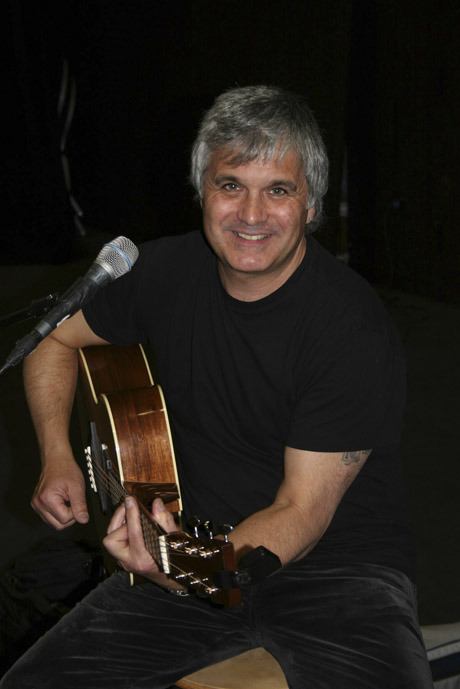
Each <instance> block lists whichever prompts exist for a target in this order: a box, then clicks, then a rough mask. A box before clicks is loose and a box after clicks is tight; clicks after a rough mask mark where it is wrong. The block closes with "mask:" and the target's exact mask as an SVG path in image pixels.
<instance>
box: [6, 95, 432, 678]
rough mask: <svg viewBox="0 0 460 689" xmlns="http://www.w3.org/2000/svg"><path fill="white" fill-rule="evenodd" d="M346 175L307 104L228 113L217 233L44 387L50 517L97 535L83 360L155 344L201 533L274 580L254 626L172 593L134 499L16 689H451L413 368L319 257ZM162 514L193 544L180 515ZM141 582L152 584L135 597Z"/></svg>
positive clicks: (252, 596) (212, 152) (209, 217)
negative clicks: (425, 557)
mask: <svg viewBox="0 0 460 689" xmlns="http://www.w3.org/2000/svg"><path fill="white" fill-rule="evenodd" d="M327 168H328V163H327V156H326V152H325V149H324V145H323V142H322V139H321V136H320V133H319V130H318V127H317V124H316V122H315V120H314V118H313V116H312V114H311V112H310V110H309V108H308V106H307V104H306V103H305V101H304V99H302V98H300V97H299V96H296V95H293V94H291V93H287V92H285V91H283V90H281V89H279V88H272V87H266V86H254V87H246V88H238V89H233V90H230V91H228V92H226V93H224V94H222V95H221V96H220V97H219V98H217V100H216V102H215V103H214V105H213V106H212V108H211V109H210V110H209V111H208V112H207V113H206V115H205V117H204V119H203V121H202V123H201V126H200V129H199V132H198V136H197V139H196V141H195V144H194V148H193V152H192V175H191V176H192V181H193V184H194V186H195V189H196V191H197V193H198V196H199V198H200V199H201V204H202V207H203V230H204V231H203V232H190V233H189V234H186V235H183V236H179V237H165V238H163V239H160V240H157V241H153V242H149V243H146V244H145V245H144V246H143V247H141V252H140V258H139V260H138V262H137V263H136V265H135V267H134V268H133V270H132V271H131V272H130V273H129V274H127V275H126V276H124V277H123V278H120V279H119V280H117V281H116V282H114V283H112V284H111V285H109V286H108V287H107V288H105V289H104V290H102V291H101V292H99V294H98V295H97V297H96V298H95V299H94V300H93V301H92V302H91V303H90V304H88V305H87V306H86V307H85V308H84V311H83V312H80V313H78V314H76V315H75V316H74V317H73V318H71V319H69V320H67V321H66V322H64V323H63V324H62V325H61V326H60V327H59V328H58V329H57V330H56V331H55V332H54V333H52V334H51V335H50V336H49V337H48V338H47V339H46V340H44V341H43V343H42V344H41V345H40V346H39V347H38V349H37V350H36V352H34V353H33V354H32V355H31V356H30V357H29V358H28V360H27V362H26V366H25V381H26V389H27V395H28V400H29V405H30V408H31V412H32V416H33V420H34V424H35V427H36V430H37V435H38V439H39V442H40V447H41V454H42V463H43V469H42V474H41V478H40V481H39V484H38V486H37V489H36V491H35V495H34V498H33V506H34V509H35V510H36V511H37V512H38V513H39V514H40V515H41V517H42V518H43V519H44V520H45V521H47V522H48V523H50V524H52V525H53V526H54V527H55V528H59V529H60V528H64V527H66V526H68V525H70V524H72V523H74V522H75V521H78V522H82V523H83V522H86V521H87V520H88V513H87V508H86V502H85V497H84V483H83V478H82V475H81V472H80V470H79V469H78V467H77V465H76V463H75V460H74V458H73V454H72V449H71V447H70V444H69V440H68V428H67V427H68V420H69V415H70V410H71V405H72V399H73V393H74V388H75V379H76V356H77V355H76V349H77V348H78V347H81V346H86V345H90V344H93V345H100V344H106V343H113V344H132V343H136V342H149V343H151V344H152V346H153V348H154V350H155V357H156V365H157V371H158V378H159V381H160V382H161V384H162V386H163V389H164V391H165V395H166V399H167V403H168V408H169V414H170V420H171V425H172V431H173V438H174V445H175V451H176V457H177V463H178V472H179V476H180V482H181V487H182V497H183V502H184V515H185V520H186V519H187V517H190V516H191V515H194V514H198V515H200V516H205V517H207V518H211V519H212V521H213V522H214V524H216V525H219V524H231V525H233V527H234V529H233V531H232V532H231V534H230V540H231V541H232V542H233V545H234V548H235V552H236V555H237V558H238V559H239V560H240V563H243V564H242V565H241V566H243V568H245V567H248V574H249V576H250V577H252V578H251V579H250V580H249V581H246V583H245V584H244V585H242V591H241V593H242V603H241V605H239V606H238V607H235V608H230V609H220V608H216V607H213V606H211V605H210V604H209V603H207V602H206V601H202V600H200V599H198V598H197V597H196V596H193V595H190V596H189V595H187V594H188V593H189V592H188V591H187V590H186V589H185V588H184V587H183V586H181V585H179V584H177V583H176V582H173V581H171V580H170V579H168V577H167V576H166V575H165V574H164V573H162V572H161V571H160V569H159V566H158V563H157V562H156V561H155V560H154V559H153V558H152V556H151V555H150V554H149V552H148V551H147V550H146V548H145V545H144V540H143V536H142V529H141V526H140V522H139V512H138V507H137V505H136V503H135V502H133V501H132V500H131V499H127V500H126V502H125V504H123V505H121V506H120V507H119V508H118V509H117V511H116V512H115V515H114V517H113V519H112V521H111V524H110V526H109V530H108V534H107V536H106V538H105V540H104V544H105V546H106V548H107V549H108V550H109V552H110V553H111V554H112V555H113V556H114V557H115V558H116V559H117V560H118V562H119V563H120V565H121V567H122V570H121V571H120V572H118V573H116V574H114V575H112V576H111V577H110V578H108V579H107V580H106V581H105V582H104V583H103V584H102V585H101V586H99V587H98V588H97V589H96V590H95V591H94V592H93V593H92V594H90V596H89V597H88V598H87V599H85V600H84V601H83V602H82V603H81V604H80V605H79V606H78V607H77V608H76V609H74V610H73V611H72V612H71V613H69V614H68V615H66V616H65V618H63V620H62V621H61V622H60V623H59V624H58V625H57V626H56V627H55V628H54V629H53V630H51V632H49V633H48V634H47V635H46V636H45V637H44V638H43V639H42V640H41V641H40V642H39V644H37V645H36V646H34V647H33V648H32V649H30V650H29V652H28V653H27V654H26V655H25V656H24V657H23V658H22V659H21V660H20V661H19V662H18V663H17V664H16V666H15V667H14V668H13V669H12V670H11V671H10V672H9V673H8V674H7V676H6V677H5V679H4V680H3V683H2V685H1V686H2V689H6V688H8V689H9V688H12V687H18V688H19V687H21V689H26V688H27V687H34V688H35V687H37V686H39V687H42V688H44V687H57V686H59V687H66V688H68V689H72V688H74V687H75V688H76V687H79V688H80V687H81V686H85V687H92V688H93V687H110V689H115V688H117V687H119V688H120V689H121V688H126V689H127V688H128V687H130V688H139V689H165V688H166V687H169V686H171V685H172V684H173V683H174V682H175V681H177V680H178V678H180V677H181V676H183V675H186V674H188V673H190V672H192V671H194V670H196V669H198V668H200V667H202V666H204V665H207V664H210V663H212V662H216V661H218V660H222V659H224V658H228V657H231V656H233V655H235V654H237V653H240V652H242V651H244V650H247V649H250V648H253V647H256V646H260V645H262V646H264V647H265V648H266V649H267V650H268V651H270V652H271V653H272V654H273V655H274V656H275V657H276V658H277V659H278V661H279V662H280V664H281V666H282V668H283V670H284V673H285V675H286V678H287V681H288V684H289V686H290V688H291V689H306V687H312V688H315V689H319V688H321V689H338V688H340V689H389V688H391V689H397V688H398V687H400V688H401V689H410V688H411V687H413V688H414V689H415V688H417V689H428V688H429V687H431V686H432V682H431V678H430V672H429V668H428V665H427V661H426V656H425V652H424V648H423V644H422V641H421V636H420V631H419V628H418V624H417V614H416V601H415V593H414V584H413V562H412V556H411V546H410V540H409V537H408V533H407V528H406V523H405V516H404V502H403V490H402V485H401V477H400V459H399V441H400V432H401V422H402V413H403V407H404V396H405V388H404V363H403V358H402V354H401V347H400V344H399V340H398V337H397V335H396V333H395V330H394V328H393V326H392V324H391V323H390V322H389V320H388V318H387V315H386V313H385V311H384V309H383V307H382V305H381V303H380V302H379V300H378V298H377V297H376V295H375V294H374V292H373V291H372V289H371V288H370V287H369V285H368V284H367V283H366V282H365V281H364V280H363V279H361V278H360V277H359V276H358V275H356V274H354V273H353V272H352V271H351V270H349V269H348V268H347V267H346V266H344V265H342V264H341V263H339V262H338V261H337V260H336V259H335V258H334V257H333V256H330V255H329V254H328V253H327V252H326V251H325V250H324V249H322V248H321V246H320V245H319V244H318V243H317V242H316V241H315V240H314V239H313V237H312V236H311V231H312V230H313V229H314V228H315V227H316V226H317V225H318V223H319V222H320V220H321V213H322V198H323V196H324V194H325V192H326V188H327ZM152 513H153V518H154V519H155V520H156V521H157V522H158V523H160V524H161V525H162V526H163V528H164V529H166V530H167V531H171V530H173V529H174V524H173V521H172V518H171V516H170V515H169V513H168V512H166V511H165V509H164V506H163V504H162V503H161V501H159V500H156V501H155V502H154V504H153V508H152ZM260 547H262V549H260ZM248 563H252V564H250V565H248ZM123 570H127V571H132V572H136V573H138V574H141V575H143V576H144V577H145V579H146V582H145V583H144V584H141V585H138V586H134V587H129V585H128V583H127V574H126V572H125V571H123ZM256 572H257V574H255V573H256ZM247 684H248V686H251V678H250V677H248V679H247Z"/></svg>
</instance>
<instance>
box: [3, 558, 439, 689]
mask: <svg viewBox="0 0 460 689" xmlns="http://www.w3.org/2000/svg"><path fill="white" fill-rule="evenodd" d="M307 560H308V558H307V559H306V560H305V561H304V562H303V563H302V564H300V563H298V564H296V563H291V564H290V565H288V566H287V567H285V568H284V569H283V570H281V571H280V572H278V573H276V574H274V575H272V576H271V577H269V578H268V579H266V580H265V581H264V582H263V583H262V584H259V585H258V586H254V587H251V588H250V589H248V590H247V591H245V592H244V596H243V604H242V605H241V606H240V607H238V608H233V609H220V608H215V607H212V606H211V605H210V604H208V603H206V602H204V601H200V600H198V599H196V598H194V597H189V598H176V597H175V596H172V595H171V594H169V593H167V592H164V591H163V590H162V589H159V588H158V587H156V586H155V585H153V584H150V583H148V582H146V583H145V584H141V585H137V586H135V587H130V586H129V584H128V581H127V576H126V575H125V574H124V573H118V574H115V575H113V576H112V577H111V578H110V579H108V580H107V581H105V582H104V583H103V584H101V585H100V586H99V587H98V588H97V589H96V590H95V591H93V592H92V593H91V594H90V595H89V596H88V597H87V598H86V599H85V600H84V601H83V602H82V603H80V604H79V605H77V606H76V608H75V609H74V610H72V611H71V612H70V613H68V614H67V615H66V616H65V617H64V618H63V619H62V620H61V621H60V622H59V623H58V624H57V625H56V626H55V627H54V628H53V629H52V630H51V631H50V632H48V633H47V634H46V635H45V636H44V637H43V638H42V639H40V641H38V642H37V643H36V644H35V646H33V647H32V648H31V649H30V650H29V651H28V652H27V653H26V654H25V655H24V656H23V657H22V658H20V660H19V661H18V662H17V663H16V664H15V665H14V666H13V668H11V670H10V671H9V672H8V673H7V674H6V675H5V677H4V678H3V681H2V682H1V683H0V687H1V689H7V688H8V689H13V687H14V688H15V689H32V687H33V689H41V688H42V687H53V688H56V689H72V688H73V687H75V689H76V688H77V687H78V689H82V687H84V688H85V689H96V688H101V687H104V689H128V688H130V689H144V688H145V689H164V688H165V687H169V686H170V685H172V684H174V682H175V681H176V680H178V679H179V678H180V677H182V676H184V675H186V674H188V673H190V672H192V671H195V670H197V669H199V668H201V667H203V666H205V665H209V664H211V663H214V662H217V661H219V660H223V659H225V658H228V657H230V656H233V655H236V654H238V653H240V652H242V651H244V650H247V649H250V648H254V647H256V646H264V647H265V648H266V649H267V650H268V651H269V652H270V653H272V654H273V655H274V656H275V658H277V660H278V661H279V663H280V664H281V666H282V668H283V670H284V673H285V675H286V678H287V681H288V683H289V686H290V687H291V689H310V688H311V689H429V688H430V687H432V686H433V683H432V680H431V674H430V670H429V667H428V663H427V660H426V656H425V651H424V648H423V643H422V640H421V636H420V630H419V628H418V623H417V616H416V611H415V609H416V606H415V599H414V590H413V586H412V584H411V583H410V581H409V580H408V579H407V577H406V576H405V575H404V574H401V573H400V572H398V571H396V570H393V569H389V568H385V567H380V566H376V565H362V564H360V565H346V566H327V565H325V564H324V563H322V564H319V563H314V562H311V563H308V562H307ZM247 686H248V687H250V686H251V681H250V678H248V685H247Z"/></svg>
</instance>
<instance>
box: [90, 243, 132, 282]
mask: <svg viewBox="0 0 460 689" xmlns="http://www.w3.org/2000/svg"><path fill="white" fill-rule="evenodd" d="M138 257H139V250H138V248H137V246H136V245H135V244H134V243H133V242H132V241H131V240H130V239H128V238H127V237H116V238H115V239H112V241H111V242H107V244H104V246H103V247H102V249H101V250H100V252H99V254H98V255H97V257H96V261H95V262H96V263H97V264H99V265H100V266H101V267H102V268H104V270H106V271H107V272H108V273H109V275H110V276H111V278H112V280H116V279H117V278H119V277H121V276H122V275H124V274H125V273H127V272H129V271H130V270H131V268H132V267H133V265H134V264H135V262H136V261H137V259H138Z"/></svg>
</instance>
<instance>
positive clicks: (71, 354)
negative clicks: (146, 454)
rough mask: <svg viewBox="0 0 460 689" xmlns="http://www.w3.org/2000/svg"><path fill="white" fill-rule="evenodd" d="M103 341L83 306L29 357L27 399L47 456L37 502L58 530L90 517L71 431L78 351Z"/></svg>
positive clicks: (43, 455)
mask: <svg viewBox="0 0 460 689" xmlns="http://www.w3.org/2000/svg"><path fill="white" fill-rule="evenodd" d="M99 344H107V343H106V342H105V340H103V339H101V338H100V337H98V336H97V335H96V334H95V333H94V332H93V331H92V330H91V328H90V327H89V325H88V323H87V322H86V320H85V318H84V316H83V314H82V312H81V311H79V312H78V313H76V314H75V315H74V316H73V317H72V318H69V319H68V320H67V321H65V322H64V323H62V324H61V325H60V326H59V328H57V329H56V330H54V331H53V332H52V333H51V334H50V335H49V336H48V337H47V338H45V339H44V340H43V342H41V344H40V345H39V346H38V347H37V349H36V350H35V351H34V352H33V353H32V354H30V355H29V356H28V357H27V358H26V359H25V361H24V385H25V390H26V396H27V402H28V405H29V409H30V413H31V416H32V421H33V424H34V427H35V431H36V434H37V439H38V443H39V446H40V454H41V460H42V472H41V476H40V479H39V482H38V485H37V487H36V489H35V493H34V496H33V498H32V507H33V508H34V510H35V511H36V512H37V513H38V514H39V515H40V517H41V518H42V519H43V520H44V521H45V522H47V523H49V524H51V526H54V527H55V528H56V529H64V528H65V527H67V526H70V525H71V524H73V523H74V522H75V521H78V522H81V523H85V522H87V521H88V510H87V507H86V500H85V483H84V479H83V475H82V472H81V471H80V468H79V467H78V465H77V463H76V462H75V459H74V456H73V452H72V448H71V446H70V442H69V434H68V430H69V420H70V414H71V411H72V405H73V400H74V395H75V386H76V381H77V373H78V360H77V350H78V348H79V347H86V346H88V345H99Z"/></svg>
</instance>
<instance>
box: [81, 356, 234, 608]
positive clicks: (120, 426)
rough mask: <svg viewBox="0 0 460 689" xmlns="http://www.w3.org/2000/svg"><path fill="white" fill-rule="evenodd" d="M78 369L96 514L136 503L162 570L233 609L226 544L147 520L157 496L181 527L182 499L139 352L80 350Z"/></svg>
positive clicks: (159, 398)
mask: <svg viewBox="0 0 460 689" xmlns="http://www.w3.org/2000/svg"><path fill="white" fill-rule="evenodd" d="M79 368H80V391H81V396H82V397H83V403H84V408H85V410H86V415H87V417H88V421H89V441H88V444H87V446H86V448H85V458H86V463H87V469H88V477H89V482H90V485H91V488H92V490H93V491H94V492H95V493H96V494H97V497H98V503H99V506H100V509H101V511H102V513H103V514H105V515H108V516H110V515H111V513H112V512H113V510H114V509H115V508H116V507H117V505H118V504H120V502H122V501H123V499H124V498H125V496H126V495H133V496H134V497H136V498H137V501H138V503H139V507H140V510H141V522H142V530H143V534H144V540H145V544H146V547H147V550H148V551H149V552H150V554H151V555H152V556H153V557H154V559H155V560H156V562H157V563H158V565H159V567H160V569H161V570H162V571H163V572H164V573H165V574H167V575H168V576H169V577H170V578H171V579H173V580H175V581H177V582H179V583H181V584H184V585H185V586H186V587H187V588H188V590H189V591H193V592H195V593H196V594H197V595H199V596H200V597H205V598H208V599H210V600H211V601H212V602H213V603H218V604H220V605H224V606H233V605H237V604H238V603H239V601H240V591H239V589H238V588H237V587H236V586H235V585H234V584H233V582H232V572H233V571H234V570H235V556H234V550H233V545H232V543H230V542H229V541H228V540H227V539H226V538H225V540H220V539H215V538H212V537H211V538H209V539H208V538H206V537H203V538H200V537H199V534H198V529H196V528H195V530H194V534H193V535H190V534H189V533H187V532H186V531H184V530H182V529H180V527H178V530H177V531H174V532H173V533H166V532H165V531H164V530H163V529H162V528H161V527H160V526H159V525H158V524H157V523H156V522H154V521H153V520H152V519H151V516H150V507H151V504H152V501H153V500H154V499H155V498H157V497H159V498H161V499H162V500H163V501H164V503H165V505H166V507H167V509H168V510H170V511H171V512H172V513H173V514H174V515H175V518H176V521H177V522H179V521H180V513H181V510H182V501H181V496H180V487H179V479H178V475H177V468H176V462H175V458H174V450H173V444H172V438H171V431H170V426H169V421H168V414H167V410H166V405H165V400H164V397H163V393H162V390H161V387H160V386H159V385H155V383H154V381H153V377H152V374H151V371H150V368H149V365H148V362H147V358H146V356H145V352H144V350H143V348H142V346H140V345H136V346H129V347H123V346H114V345H107V346H104V345H103V346H96V347H85V348H84V349H81V350H80V351H79Z"/></svg>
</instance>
